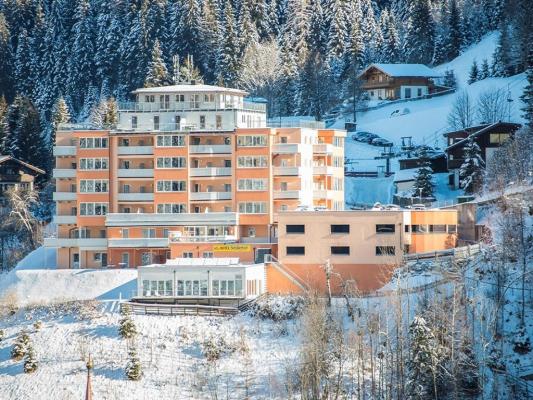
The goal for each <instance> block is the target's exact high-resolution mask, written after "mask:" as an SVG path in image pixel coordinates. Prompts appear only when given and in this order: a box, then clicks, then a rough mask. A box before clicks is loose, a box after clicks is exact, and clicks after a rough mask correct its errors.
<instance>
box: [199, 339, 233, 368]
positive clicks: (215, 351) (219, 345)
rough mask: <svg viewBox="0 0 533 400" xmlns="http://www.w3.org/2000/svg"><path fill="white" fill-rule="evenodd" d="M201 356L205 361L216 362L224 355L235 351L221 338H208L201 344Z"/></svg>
mask: <svg viewBox="0 0 533 400" xmlns="http://www.w3.org/2000/svg"><path fill="white" fill-rule="evenodd" d="M201 346H202V354H203V355H204V357H205V358H206V360H207V361H209V362H213V361H217V360H219V359H220V358H222V356H223V355H224V354H231V353H233V352H234V351H235V346H234V345H232V344H231V343H228V342H227V341H226V340H225V339H224V337H222V336H216V337H215V336H213V337H209V338H207V339H206V340H204V341H203V342H202V345H201Z"/></svg>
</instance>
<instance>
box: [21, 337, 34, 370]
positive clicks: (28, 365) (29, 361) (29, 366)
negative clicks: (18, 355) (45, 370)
mask: <svg viewBox="0 0 533 400" xmlns="http://www.w3.org/2000/svg"><path fill="white" fill-rule="evenodd" d="M35 371H37V358H36V357H35V350H34V349H33V345H32V344H31V341H30V342H28V345H27V348H26V354H25V357H24V372H25V373H26V374H31V373H32V372H35Z"/></svg>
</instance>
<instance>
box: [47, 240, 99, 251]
mask: <svg viewBox="0 0 533 400" xmlns="http://www.w3.org/2000/svg"><path fill="white" fill-rule="evenodd" d="M44 246H45V247H79V248H80V250H105V249H107V239H105V238H104V239H100V238H97V239H86V238H77V239H75V238H45V239H44Z"/></svg>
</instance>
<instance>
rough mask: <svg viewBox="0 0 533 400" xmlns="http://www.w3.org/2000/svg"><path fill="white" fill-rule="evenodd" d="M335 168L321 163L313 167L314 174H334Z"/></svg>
mask: <svg viewBox="0 0 533 400" xmlns="http://www.w3.org/2000/svg"><path fill="white" fill-rule="evenodd" d="M334 171H335V170H334V168H333V167H332V166H329V165H320V166H314V167H313V175H333V173H334Z"/></svg>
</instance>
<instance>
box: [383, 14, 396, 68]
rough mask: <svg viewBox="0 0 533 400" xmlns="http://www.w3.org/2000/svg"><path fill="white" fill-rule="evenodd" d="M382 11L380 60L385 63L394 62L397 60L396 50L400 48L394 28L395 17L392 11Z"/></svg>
mask: <svg viewBox="0 0 533 400" xmlns="http://www.w3.org/2000/svg"><path fill="white" fill-rule="evenodd" d="M386 11H387V10H384V11H383V13H382V17H383V24H382V31H383V50H382V59H383V60H382V61H383V62H386V63H394V62H396V61H398V52H399V49H400V37H399V35H398V30H397V28H396V19H395V17H394V14H393V13H392V12H386Z"/></svg>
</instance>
